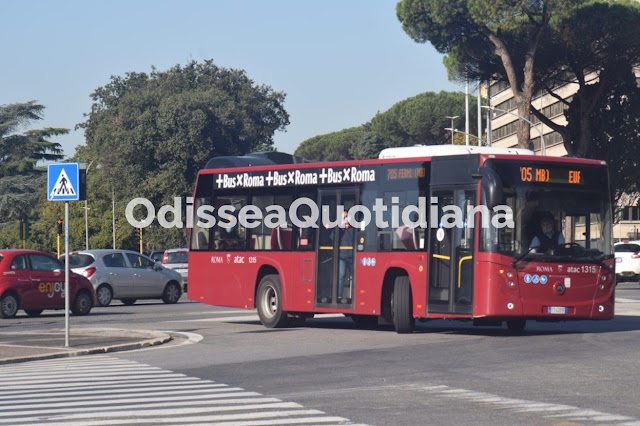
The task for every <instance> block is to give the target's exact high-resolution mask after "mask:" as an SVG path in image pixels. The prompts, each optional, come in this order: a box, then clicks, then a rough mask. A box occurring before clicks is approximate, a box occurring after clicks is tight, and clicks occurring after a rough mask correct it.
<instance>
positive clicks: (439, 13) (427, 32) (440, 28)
mask: <svg viewBox="0 0 640 426" xmlns="http://www.w3.org/2000/svg"><path fill="white" fill-rule="evenodd" d="M579 3H583V1H581V0H541V1H534V2H532V1H524V0H522V1H512V0H401V1H400V2H399V3H398V4H397V6H396V13H397V16H398V19H399V20H400V22H401V23H402V27H403V29H404V30H405V32H406V33H407V34H408V35H409V36H410V37H411V38H412V39H413V40H415V41H416V42H419V43H424V42H427V41H428V42H430V43H431V44H432V45H433V46H434V47H435V48H436V50H437V51H438V52H440V53H445V54H449V55H451V56H450V57H448V58H445V64H447V65H448V66H449V67H450V75H452V76H456V77H458V78H460V77H461V78H468V77H470V76H471V74H472V73H471V70H470V69H469V68H468V67H469V66H470V67H475V66H476V65H475V64H483V65H487V64H489V65H491V64H493V65H496V64H499V65H500V66H501V68H502V72H501V73H500V74H501V75H502V76H504V77H505V80H506V81H508V82H509V85H510V86H511V90H512V92H513V94H514V100H515V103H516V106H517V109H518V114H519V115H520V116H522V117H523V118H525V119H526V120H529V118H530V105H531V99H532V98H533V95H534V93H535V83H536V76H535V71H534V70H535V68H534V67H535V60H536V55H537V53H538V49H539V47H540V43H541V40H542V37H543V35H544V34H545V31H547V29H548V27H549V24H550V22H551V20H552V18H555V19H560V18H561V17H562V16H564V15H566V14H567V13H568V12H569V11H570V10H571V9H572V8H573V7H574V6H575V5H576V4H579ZM454 65H455V66H454ZM517 135H518V145H519V146H520V147H522V148H529V147H530V145H531V142H530V128H529V125H528V124H527V123H526V121H524V120H521V121H520V122H519V124H518V133H517Z"/></svg>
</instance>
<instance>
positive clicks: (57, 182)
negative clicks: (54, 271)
mask: <svg viewBox="0 0 640 426" xmlns="http://www.w3.org/2000/svg"><path fill="white" fill-rule="evenodd" d="M86 185H87V179H86V170H84V169H83V170H82V173H80V167H79V164H78V163H58V164H49V165H47V200H48V201H64V346H65V347H69V201H80V200H85V199H86V196H87V194H86V192H87V191H86ZM56 224H57V226H58V229H57V231H58V256H59V254H60V253H59V252H60V234H61V233H62V219H60V218H58V220H57V221H56Z"/></svg>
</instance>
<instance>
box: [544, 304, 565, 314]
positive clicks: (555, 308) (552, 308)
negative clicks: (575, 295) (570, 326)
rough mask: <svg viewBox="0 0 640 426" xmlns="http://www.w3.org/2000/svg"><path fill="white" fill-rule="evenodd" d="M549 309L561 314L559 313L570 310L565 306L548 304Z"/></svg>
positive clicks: (552, 312)
mask: <svg viewBox="0 0 640 426" xmlns="http://www.w3.org/2000/svg"><path fill="white" fill-rule="evenodd" d="M547 309H548V312H549V313H550V314H559V315H566V314H567V310H568V309H567V308H566V307H564V306H548V307H547Z"/></svg>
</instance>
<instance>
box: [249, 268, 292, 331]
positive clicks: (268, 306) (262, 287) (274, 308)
mask: <svg viewBox="0 0 640 426" xmlns="http://www.w3.org/2000/svg"><path fill="white" fill-rule="evenodd" d="M256 302H257V303H256V304H257V308H258V316H259V317H260V322H262V324H263V325H264V326H265V327H269V328H278V327H284V326H285V325H287V324H288V322H289V317H288V315H287V314H286V313H285V312H283V310H282V292H281V291H280V277H279V276H278V275H266V276H265V277H263V278H262V279H261V280H260V284H259V285H258V295H257V298H256Z"/></svg>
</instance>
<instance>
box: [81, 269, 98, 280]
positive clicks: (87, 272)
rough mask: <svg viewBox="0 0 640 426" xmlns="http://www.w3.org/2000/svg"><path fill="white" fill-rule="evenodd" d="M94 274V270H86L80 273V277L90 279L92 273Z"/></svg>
mask: <svg viewBox="0 0 640 426" xmlns="http://www.w3.org/2000/svg"><path fill="white" fill-rule="evenodd" d="M94 272H96V268H93V267H92V268H87V269H85V270H84V271H82V275H83V276H84V277H85V278H91V275H93V273H94Z"/></svg>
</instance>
